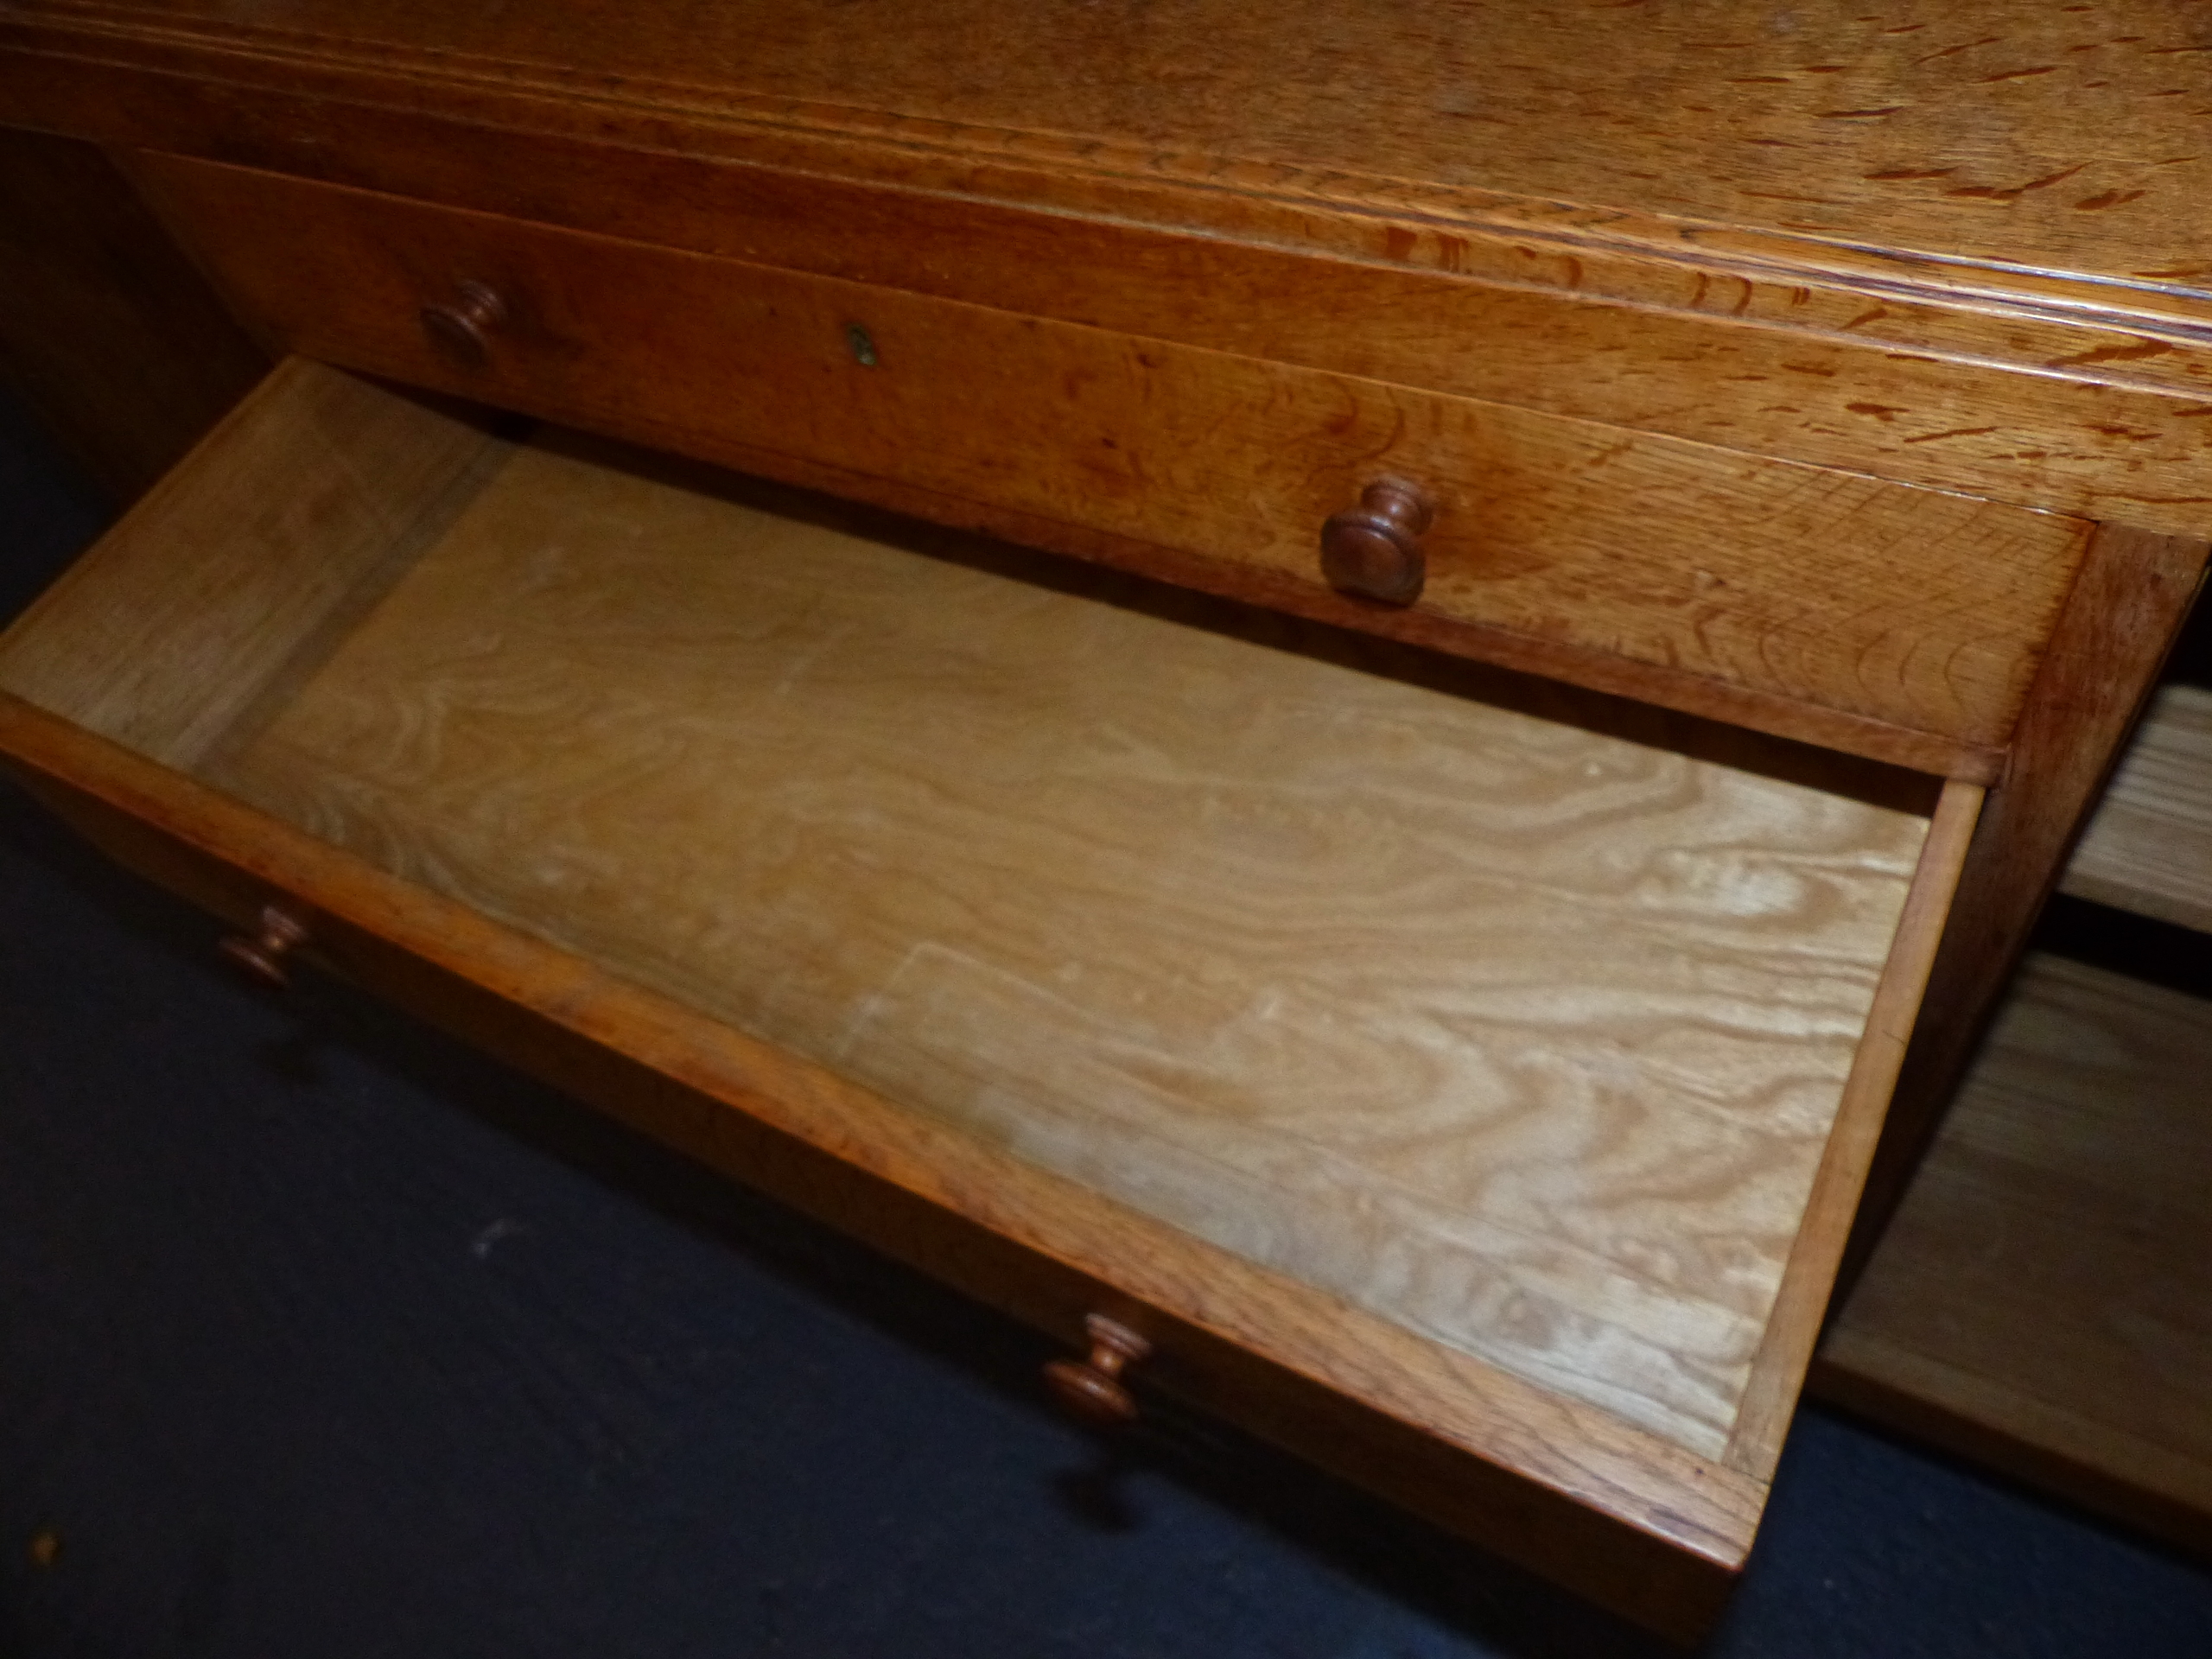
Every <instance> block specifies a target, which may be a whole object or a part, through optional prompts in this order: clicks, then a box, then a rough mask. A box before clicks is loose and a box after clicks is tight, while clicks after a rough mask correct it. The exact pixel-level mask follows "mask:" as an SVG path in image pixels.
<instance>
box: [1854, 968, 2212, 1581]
mask: <svg viewBox="0 0 2212 1659" xmlns="http://www.w3.org/2000/svg"><path fill="white" fill-rule="evenodd" d="M2208 1057H2212V1007H2208V1006H2207V1005H2206V1004H2205V1003H2204V1002H2203V1001H2201V1000H2199V999H2197V998H2195V997H2191V996H2189V995H2184V994H2183V993H2181V992H2178V991H2171V990H2166V989H2164V988H2159V987H2156V986H2152V985H2148V984H2145V983H2143V982H2139V981H2135V980H2131V979H2127V978H2125V977H2122V976H2120V975H2117V974H2113V973H2111V972H2109V971H2107V970H2105V969H2097V968H2091V967H2087V966H2084V965H2082V964H2079V963H2071V962H2068V961H2066V960H2064V959H2063V958H2061V957H2049V956H2034V957H2030V958H2029V959H2028V962H2027V963H2026V964H2025V966H2024V968H2023V969H2022V971H2021V974H2020V976H2019V979H2018V982H2017V984H2016V987H2015V989H2014V992H2013V995H2012V1000H2011V1001H2009V1002H2008V1003H2007V1005H2006V1007H2005V1011H2004V1013H2003V1014H2002V1015H2001V1017H2000V1018H1999V1020H1998V1023H1997V1025H1996V1027H1995V1028H1994V1029H1993V1032H1992V1033H1991V1036H1990V1040H1989V1043H1988V1045H1987V1046H1986V1047H1985V1049H1984V1050H1983V1052H1982V1054H1981V1057H1980V1060H1979V1061H1978V1062H1977V1063H1976V1065H1975V1066H1974V1071H1973V1072H1972V1073H1971V1074H1970V1075H1969V1077H1968V1078H1967V1084H1966V1086H1965V1087H1964V1089H1963V1090H1961V1093H1960V1096H1959V1100H1958V1103H1957V1105H1956V1107H1955V1109H1953V1111H1952V1112H1951V1114H1950V1116H1949V1117H1948V1119H1947V1120H1946V1122H1945V1123H1944V1126H1943V1128H1942V1133H1941V1134H1940V1135H1938V1137H1937V1139H1936V1143H1935V1145H1934V1147H1931V1148H1930V1150H1929V1155H1928V1158H1927V1160H1926V1161H1925V1162H1924V1163H1923V1166H1922V1167H1921V1170H1920V1173H1919V1174H1918V1175H1917V1177H1916V1179H1915V1180H1914V1182H1913V1185H1912V1188H1911V1191H1910V1193H1909V1194H1908V1195H1907V1197H1906V1199H1905V1202H1904V1205H1903V1206H1902V1207H1901V1208H1900V1209H1899V1210H1898V1211H1897V1219H1896V1220H1895V1222H1894V1223H1893V1224H1891V1230H1890V1233H1889V1236H1888V1237H1887V1238H1886V1239H1885V1241H1884V1243H1883V1246H1882V1249H1880V1250H1879V1251H1878V1253H1877V1254H1876V1255H1875V1257H1874V1260H1873V1262H1872V1264H1871V1265H1870V1266H1869V1268H1868V1269H1867V1272H1866V1276H1865V1277H1864V1279H1863V1280H1862V1281H1860V1282H1859V1287H1858V1288H1857V1289H1856V1290H1855V1291H1854V1292H1853V1294H1852V1297H1851V1299H1850V1300H1849V1302H1848V1304H1847V1306H1846V1307H1845V1309H1844V1311H1843V1313H1842V1316H1841V1318H1840V1320H1839V1321H1838V1323H1837V1325H1836V1327H1835V1329H1834V1331H1833V1332H1831V1334H1830V1336H1829V1337H1828V1339H1827V1343H1826V1344H1825V1347H1824V1349H1823V1351H1822V1366H1821V1388H1822V1389H1823V1390H1824V1391H1826V1392H1827V1393H1829V1394H1831V1395H1834V1396H1836V1397H1839V1398H1841V1399H1844V1400H1847V1401H1848V1402H1853V1403H1857V1404H1859V1405H1861V1406H1863V1407H1865V1408H1869V1409H1872V1410H1875V1411H1876V1412H1878V1414H1883V1415H1885V1416H1887V1417H1890V1418H1891V1420H1893V1421H1902V1422H1903V1423H1904V1425H1905V1426H1907V1427H1927V1426H1929V1419H1930V1418H1931V1417H1934V1416H1937V1415H1940V1416H1942V1417H1943V1418H1947V1419H1950V1420H1953V1421H1954V1422H1955V1425H1956V1426H1957V1427H1960V1428H1961V1429H1963V1430H1964V1432H1965V1433H1966V1436H1967V1444H1968V1445H1969V1446H1971V1447H1972V1448H1973V1449H1974V1450H1976V1451H1978V1452H1981V1453H1982V1454H1984V1455H1986V1456H1990V1457H1992V1458H1993V1459H1995V1460H1996V1461H1998V1462H1999V1464H2000V1465H2002V1466H2008V1467H2012V1468H2013V1469H2015V1470H2016V1471H2018V1472H2021V1473H2023V1474H2024V1475H2027V1476H2029V1477H2030V1478H2037V1479H2040V1480H2044V1481H2047V1482H2050V1484H2055V1485H2056V1486H2057V1488H2058V1490H2060V1491H2065V1492H2068V1493H2069V1494H2071V1495H2074V1496H2077V1497H2082V1498H2083V1499H2084V1500H2086V1501H2089V1502H2092V1503H2097V1504H2099V1505H2100V1506H2101V1507H2103V1508H2105V1509H2107V1510H2109V1511H2112V1512H2114V1513H2118V1514H2120V1515H2121V1516H2124V1517H2125V1518H2127V1519H2130V1520H2133V1521H2135V1522H2139V1524H2145V1525H2149V1526H2151V1527H2152V1528H2153V1529H2157V1530H2159V1531H2161V1532H2164V1533H2165V1534H2166V1535H2169V1536H2172V1537H2175V1538H2177V1539H2179V1540H2181V1541H2187V1542H2190V1543H2193V1544H2195V1545H2196V1546H2197V1547H2199V1548H2203V1547H2206V1546H2208V1545H2212V1412H2208V1411H2207V1410H2206V1408H2205V1382H2204V1379H2205V1377H2206V1376H2207V1375H2208V1374H2212V1208H2208V1206H2207V1205H2206V1204H2205V1202H2204V1198H2205V1170H2206V1168H2207V1167H2208V1165H2212V1117H2208V1115H2207V1114H2206V1112H2205V1111H2204V1109H2203V1108H2204V1099H2205V1087H2204V1075H2205V1066H2206V1062H2207V1058H2208Z"/></svg>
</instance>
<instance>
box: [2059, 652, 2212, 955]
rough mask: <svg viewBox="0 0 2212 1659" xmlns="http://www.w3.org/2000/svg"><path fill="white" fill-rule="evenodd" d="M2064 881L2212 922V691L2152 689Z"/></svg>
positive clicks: (2148, 912) (2167, 914)
mask: <svg viewBox="0 0 2212 1659" xmlns="http://www.w3.org/2000/svg"><path fill="white" fill-rule="evenodd" d="M2059 887H2060V890H2061V891H2062V892H2065V893H2072V894H2074V895H2075V897H2077V898H2082V899H2094V900H2095V901H2096V902H2097V903H2099V904H2105V905H2113V906H2118V907H2119V908H2120V909H2122V910H2128V911H2133V912H2135V913H2136V914H2138V915H2140V916H2154V917H2157V918H2158V919H2159V920H2161V921H2167V922H2177V923H2179V924H2180V925H2182V926H2183V927H2193V928H2196V930H2198V931H2200V932H2212V691H2206V690H2204V689H2203V688H2202V687H2200V686H2193V685H2169V686H2165V687H2164V688H2162V689H2161V690H2159V692H2158V695H2157V696H2155V697H2153V698H2152V702H2151V706H2150V708H2149V709H2148V710H2147V711H2145V715H2144V716H2143V723H2142V725H2141V726H2139V727H2138V728H2136V732H2135V735H2134V737H2133V739H2132V740H2130V741H2129V744H2128V747H2127V752H2126V753H2125V754H2123V755H2122V756H2121V757H2120V766H2119V769H2118V770H2117V771H2116V772H2113V779H2112V782H2111V784H2110V785H2108V786H2107V789H2106V790H2105V792H2104V797H2103V798H2102V799H2101V801H2100V802H2099V803H2098V804H2097V809H2096V812H2095V814H2094V816H2093V817H2091V818H2090V820H2089V822H2088V827H2087V828H2086V829H2083V830H2082V842H2081V845H2079V846H2078V847H2076V848H2075V849H2074V856H2073V857H2072V858H2071V859H2069V861H2067V865H2066V874H2065V875H2064V877H2063V880H2061V881H2060V883H2059Z"/></svg>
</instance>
